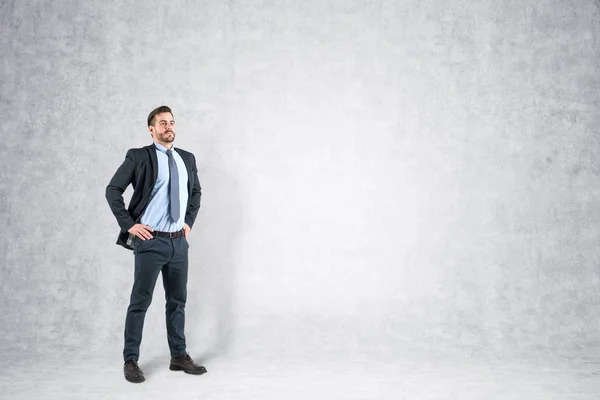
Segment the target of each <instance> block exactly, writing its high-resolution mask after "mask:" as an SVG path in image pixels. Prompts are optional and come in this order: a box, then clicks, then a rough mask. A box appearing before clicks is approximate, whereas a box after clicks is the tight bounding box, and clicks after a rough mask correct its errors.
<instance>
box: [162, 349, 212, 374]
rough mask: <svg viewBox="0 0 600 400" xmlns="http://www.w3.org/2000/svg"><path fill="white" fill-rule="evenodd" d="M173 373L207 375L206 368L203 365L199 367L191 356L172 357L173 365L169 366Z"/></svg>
mask: <svg viewBox="0 0 600 400" xmlns="http://www.w3.org/2000/svg"><path fill="white" fill-rule="evenodd" d="M169 369H170V370H171V371H183V372H185V373H186V374H192V375H202V374H205V373H206V372H207V371H206V368H204V367H203V366H202V365H198V364H196V363H195V362H194V360H192V357H190V355H189V354H186V355H184V356H181V357H171V365H169Z"/></svg>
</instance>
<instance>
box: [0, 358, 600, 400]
mask: <svg viewBox="0 0 600 400" xmlns="http://www.w3.org/2000/svg"><path fill="white" fill-rule="evenodd" d="M457 354H458V352H457V353H456V354H455V355H453V356H452V355H448V354H446V355H441V354H437V355H435V354H432V353H430V352H429V353H425V352H419V351H407V352H406V353H405V354H404V356H402V354H396V355H394V356H393V357H392V356H386V354H367V353H364V354H354V355H349V354H348V353H346V354H341V353H338V354H335V353H321V354H316V353H313V354H308V353H305V354H304V355H291V354H288V355H276V354H266V353H262V354H261V353H260V352H255V353H253V354H250V353H248V354H246V355H241V354H240V355H228V356H220V357H210V358H204V359H203V360H202V363H203V364H204V365H205V366H206V367H207V369H208V374H206V375H203V376H191V375H186V374H184V373H181V372H172V371H169V370H168V357H167V354H166V353H165V354H164V355H160V354H157V353H155V354H154V355H152V356H149V357H148V358H147V359H145V360H140V366H141V368H142V369H143V370H144V373H145V375H146V382H144V383H142V384H131V383H129V382H127V381H125V379H124V378H123V374H122V364H121V361H120V360H119V359H118V358H114V357H112V355H111V357H96V358H91V357H85V356H84V357H81V358H75V359H69V360H58V359H56V358H40V359H35V358H29V359H27V358H16V357H15V359H14V360H11V359H10V358H7V357H5V358H4V359H3V361H2V363H1V366H2V372H1V374H0V398H2V399H45V400H52V399H61V400H63V399H89V400H94V399H115V400H116V399H137V398H140V399H142V398H143V399H206V400H209V399H226V400H235V399H243V400H249V399H261V400H264V399H287V400H294V399H302V400H307V399H328V400H329V399H343V400H352V399H390V400H391V399H393V400H398V399H419V400H426V399H465V400H466V399H487V400H491V399H502V400H509V399H518V400H522V399H531V400H533V399H540V400H552V399H557V400H558V399H560V400H566V399H590V400H591V399H594V400H597V399H599V398H600V358H599V357H598V356H597V354H595V355H591V354H589V352H588V353H587V355H581V354H570V355H562V356H560V357H559V356H548V355H544V356H541V355H540V354H534V353H531V354H527V355H522V356H520V357H504V358H498V357H496V358H494V359H489V358H488V359H484V358H483V357H480V358H476V357H472V356H461V355H457ZM200 359H201V358H200V357H197V361H199V360H200Z"/></svg>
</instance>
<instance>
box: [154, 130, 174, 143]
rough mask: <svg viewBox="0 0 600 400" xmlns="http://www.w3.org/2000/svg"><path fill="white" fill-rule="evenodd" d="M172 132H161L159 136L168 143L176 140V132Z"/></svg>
mask: <svg viewBox="0 0 600 400" xmlns="http://www.w3.org/2000/svg"><path fill="white" fill-rule="evenodd" d="M171 133H172V135H171V134H169V132H165V133H160V134H159V135H158V138H159V139H160V140H161V141H162V142H166V143H171V142H172V141H174V140H175V132H171Z"/></svg>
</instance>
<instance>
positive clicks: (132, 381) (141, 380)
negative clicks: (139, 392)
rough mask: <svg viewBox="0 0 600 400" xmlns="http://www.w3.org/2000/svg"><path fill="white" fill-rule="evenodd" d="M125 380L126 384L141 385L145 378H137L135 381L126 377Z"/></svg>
mask: <svg viewBox="0 0 600 400" xmlns="http://www.w3.org/2000/svg"><path fill="white" fill-rule="evenodd" d="M125 380H126V381H127V382H131V383H142V382H144V381H145V380H146V379H145V378H138V379H135V378H127V377H125Z"/></svg>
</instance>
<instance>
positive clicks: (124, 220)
mask: <svg viewBox="0 0 600 400" xmlns="http://www.w3.org/2000/svg"><path fill="white" fill-rule="evenodd" d="M175 151H176V152H177V153H179V155H180V156H181V158H182V159H183V162H184V163H185V166H186V169H187V174H188V184H187V188H188V203H187V207H186V213H185V223H186V224H188V226H189V227H190V228H191V227H192V226H193V225H194V221H195V220H196V215H197V214H198V210H199V209H200V197H201V196H202V188H201V187H200V181H199V180H198V169H197V167H196V158H195V157H194V155H193V154H192V153H190V152H187V151H185V150H181V149H178V148H175ZM157 175H158V160H157V158H156V146H154V143H152V144H151V145H148V146H145V147H142V148H138V149H129V150H128V151H127V155H126V156H125V161H123V164H121V166H120V167H119V169H117V172H115V175H114V176H113V177H112V179H111V180H110V183H109V184H108V186H107V187H106V200H107V201H108V205H109V206H110V209H111V211H112V213H113V214H114V215H115V217H116V218H117V222H118V223H119V226H120V227H121V231H120V232H119V236H118V237H117V244H119V245H121V246H123V247H125V248H126V249H129V250H133V248H132V247H131V246H130V245H129V244H127V239H128V237H129V232H127V231H128V230H129V229H131V227H132V226H133V225H135V224H136V223H139V221H140V218H141V217H142V214H143V213H144V210H146V207H147V206H148V203H150V197H151V195H152V188H153V187H154V184H155V183H156V177H157ZM130 184H131V185H133V195H132V196H131V201H130V202H129V207H128V208H127V209H125V202H124V201H123V192H125V189H127V186H129V185H130Z"/></svg>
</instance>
